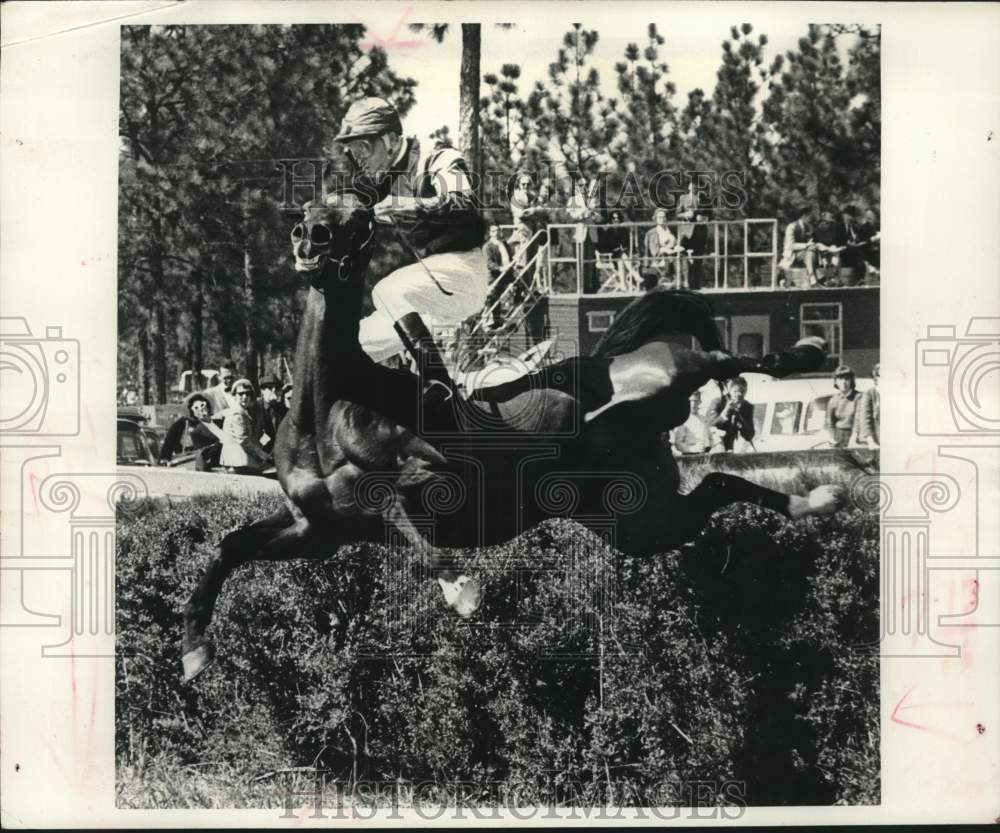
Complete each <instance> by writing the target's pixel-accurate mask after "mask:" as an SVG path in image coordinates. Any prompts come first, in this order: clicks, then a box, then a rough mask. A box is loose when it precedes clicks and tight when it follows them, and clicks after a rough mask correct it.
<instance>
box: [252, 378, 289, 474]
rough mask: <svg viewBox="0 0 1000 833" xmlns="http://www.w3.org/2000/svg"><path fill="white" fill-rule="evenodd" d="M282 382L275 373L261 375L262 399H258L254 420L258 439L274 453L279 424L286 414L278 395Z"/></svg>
mask: <svg viewBox="0 0 1000 833" xmlns="http://www.w3.org/2000/svg"><path fill="white" fill-rule="evenodd" d="M280 387H281V382H279V381H278V377H277V376H275V375H274V374H273V373H269V374H267V375H266V376H263V377H261V380H260V399H259V400H257V403H256V410H255V412H254V421H255V422H256V424H257V430H258V431H260V435H259V436H258V438H257V441H258V442H259V443H260V446H261V448H263V449H264V451H266V452H267V453H268V454H273V453H274V438H275V437H276V436H278V426H279V425H281V420H282V418H283V417H284V416H285V413H286V410H287V409H286V408H285V403H284V402H282V401H281V398H280V397H279V396H278V389H279V388H280Z"/></svg>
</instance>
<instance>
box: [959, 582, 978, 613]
mask: <svg viewBox="0 0 1000 833" xmlns="http://www.w3.org/2000/svg"><path fill="white" fill-rule="evenodd" d="M962 583H963V584H966V585H968V587H969V607H968V609H967V610H966V613H971V612H972V611H973V610H975V609H976V608H977V607H979V579H977V578H970V579H966V580H965V581H964V582H962Z"/></svg>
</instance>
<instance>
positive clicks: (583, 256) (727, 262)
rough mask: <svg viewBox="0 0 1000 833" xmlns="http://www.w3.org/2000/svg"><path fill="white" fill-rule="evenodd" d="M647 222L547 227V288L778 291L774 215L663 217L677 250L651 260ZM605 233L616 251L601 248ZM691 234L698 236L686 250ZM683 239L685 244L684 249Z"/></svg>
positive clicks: (582, 290)
mask: <svg viewBox="0 0 1000 833" xmlns="http://www.w3.org/2000/svg"><path fill="white" fill-rule="evenodd" d="M653 227H654V224H653V223H620V224H618V225H580V224H577V223H555V224H551V225H549V226H548V227H547V229H548V232H549V239H550V242H549V258H548V264H547V271H548V277H547V283H548V284H549V285H550V286H551V287H552V290H551V291H552V292H553V293H554V294H561V293H562V294H564V293H576V294H581V295H583V294H586V295H590V294H595V293H599V292H609V291H610V292H634V291H638V290H639V289H641V288H642V287H643V286H644V285H645V286H650V285H653V284H655V283H661V284H668V285H672V286H685V287H689V288H692V289H696V288H697V289H702V290H713V289H714V290H724V289H777V288H779V284H778V280H779V278H778V227H777V221H776V220H774V219H745V220H707V221H704V222H699V223H695V222H676V221H674V222H669V223H667V224H666V227H667V229H669V230H670V233H671V234H672V235H673V237H674V240H675V242H676V245H677V248H676V250H675V251H673V252H671V253H670V254H667V255H659V256H656V257H653V256H650V255H649V254H648V252H647V248H646V235H647V234H648V232H649V230H650V229H652V228H653ZM609 231H614V232H618V237H619V246H617V247H615V248H616V249H617V251H615V252H606V251H601V248H602V242H603V241H602V239H601V238H602V233H603V234H607V233H608V232H609ZM622 232H626V233H627V235H628V245H627V247H626V246H624V245H621V243H623V242H624V238H625V235H624V234H623V233H622ZM696 234H697V235H698V236H700V237H701V240H700V241H699V243H698V245H697V247H692V245H691V244H692V238H693V237H695V235H696ZM681 241H684V242H686V243H687V244H688V245H687V247H686V248H683V247H682V246H681ZM604 245H605V246H606V245H607V243H606V242H605V243H604ZM602 273H603V274H602Z"/></svg>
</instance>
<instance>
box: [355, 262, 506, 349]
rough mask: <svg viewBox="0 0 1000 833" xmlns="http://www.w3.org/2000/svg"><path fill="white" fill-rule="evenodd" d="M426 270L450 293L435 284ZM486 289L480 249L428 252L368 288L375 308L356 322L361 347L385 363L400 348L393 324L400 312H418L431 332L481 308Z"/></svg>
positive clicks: (400, 343)
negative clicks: (359, 328) (437, 253)
mask: <svg viewBox="0 0 1000 833" xmlns="http://www.w3.org/2000/svg"><path fill="white" fill-rule="evenodd" d="M424 267H426V268H424ZM428 270H430V272H431V274H433V275H434V277H435V278H436V279H437V282H438V283H439V284H440V285H441V286H442V287H444V288H445V289H447V290H448V291H449V292H451V293H452V294H451V295H445V294H444V293H443V292H442V291H441V290H440V289H439V288H438V287H437V286H436V285H435V283H434V281H432V280H431V278H430V275H428V274H427V272H428ZM488 288H489V276H488V275H487V272H486V257H485V256H484V255H483V253H482V252H481V251H480V250H479V249H472V250H471V251H468V252H445V253H444V254H439V255H430V256H429V257H425V258H424V259H423V265H421V264H420V263H413V264H411V265H409V266H404V267H403V268H402V269H397V270H396V271H395V272H392V273H390V274H389V275H386V276H385V277H384V278H383V279H382V280H380V281H379V282H378V283H377V284H375V287H374V288H373V289H372V302H373V303H374V304H375V312H373V313H372V314H371V315H369V316H368V317H367V318H365V319H363V320H362V321H361V332H360V334H359V338H360V341H361V347H362V348H363V349H364V351H365V352H366V353H367V354H368V355H369V356H371V357H372V359H374V360H375V361H377V362H381V361H384V360H385V359H388V358H390V357H391V356H394V355H396V354H397V353H401V352H402V351H403V350H404V349H405V348H404V347H403V343H402V342H401V341H400V340H399V336H398V335H396V330H395V328H394V327H393V324H394V323H395V322H396V321H398V320H399V319H400V318H402V317H403V316H404V315H406V314H408V313H411V312H417V313H419V314H420V317H421V318H423V319H424V323H425V324H427V327H428V329H430V331H431V332H434V328H435V327H455V326H457V325H458V324H460V323H461V322H462V321H464V320H465V319H466V318H468V317H469V316H470V315H473V314H474V313H477V312H479V311H480V310H481V309H482V308H483V304H484V303H485V301H486V292H487V290H488Z"/></svg>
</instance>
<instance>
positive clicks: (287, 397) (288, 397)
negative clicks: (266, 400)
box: [281, 382, 294, 414]
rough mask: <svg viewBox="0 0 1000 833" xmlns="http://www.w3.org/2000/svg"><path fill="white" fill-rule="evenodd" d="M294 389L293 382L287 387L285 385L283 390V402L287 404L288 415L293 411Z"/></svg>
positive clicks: (286, 411)
mask: <svg viewBox="0 0 1000 833" xmlns="http://www.w3.org/2000/svg"><path fill="white" fill-rule="evenodd" d="M293 389H294V386H293V385H292V383H291V382H289V383H288V384H287V385H285V386H284V387H283V388H282V389H281V401H282V402H284V403H285V413H286V414H287V413H288V412H289V411H290V410H292V390H293Z"/></svg>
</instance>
